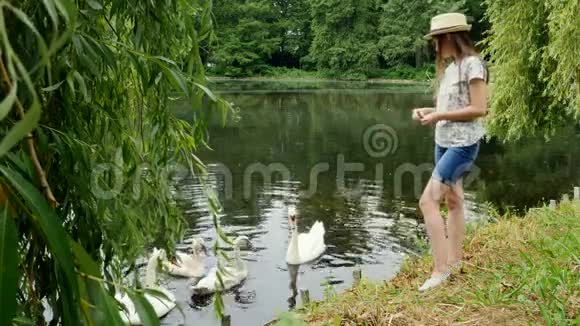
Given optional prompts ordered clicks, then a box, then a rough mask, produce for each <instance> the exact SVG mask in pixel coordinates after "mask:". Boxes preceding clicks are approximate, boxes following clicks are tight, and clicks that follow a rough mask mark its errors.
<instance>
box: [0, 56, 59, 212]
mask: <svg viewBox="0 0 580 326" xmlns="http://www.w3.org/2000/svg"><path fill="white" fill-rule="evenodd" d="M0 75H1V77H2V80H3V81H4V85H5V87H4V88H5V89H4V91H5V92H6V94H8V93H9V92H10V90H11V89H12V82H11V81H10V77H9V76H8V71H6V66H5V65H4V60H3V59H2V58H0ZM16 108H17V111H18V115H19V116H20V118H21V119H23V118H24V107H23V106H22V103H20V100H19V99H18V97H17V98H16ZM26 144H27V146H28V154H29V155H30V160H31V161H32V163H33V164H34V170H35V171H36V176H37V177H38V180H39V182H40V187H41V189H42V192H43V193H44V196H45V197H46V199H47V200H48V203H49V204H50V206H52V207H56V206H57V204H58V202H57V201H56V198H55V197H54V194H53V193H52V190H51V189H50V185H49V184H48V181H47V180H46V173H44V169H43V168H42V165H41V164H40V161H39V159H38V155H37V153H36V145H35V144H34V137H33V136H32V132H30V133H28V135H26Z"/></svg>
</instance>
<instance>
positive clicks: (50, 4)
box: [42, 0, 58, 27]
mask: <svg viewBox="0 0 580 326" xmlns="http://www.w3.org/2000/svg"><path fill="white" fill-rule="evenodd" d="M42 2H43V3H44V7H45V8H46V11H48V15H49V16H50V19H51V20H52V25H53V26H55V27H57V26H58V13H57V12H56V7H55V6H54V1H53V0H42Z"/></svg>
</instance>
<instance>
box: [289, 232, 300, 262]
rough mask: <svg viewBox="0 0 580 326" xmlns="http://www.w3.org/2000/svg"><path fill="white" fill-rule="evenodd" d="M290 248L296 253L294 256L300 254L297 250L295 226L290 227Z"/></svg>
mask: <svg viewBox="0 0 580 326" xmlns="http://www.w3.org/2000/svg"><path fill="white" fill-rule="evenodd" d="M290 249H291V250H292V251H293V252H294V253H295V254H296V256H298V257H299V256H300V253H299V252H298V231H297V230H296V227H293V228H292V238H290Z"/></svg>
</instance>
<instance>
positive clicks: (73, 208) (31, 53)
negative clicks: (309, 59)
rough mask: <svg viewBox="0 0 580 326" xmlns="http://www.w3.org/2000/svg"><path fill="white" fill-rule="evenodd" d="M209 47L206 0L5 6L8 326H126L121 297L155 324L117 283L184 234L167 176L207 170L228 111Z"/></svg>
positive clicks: (1, 224) (4, 309)
mask: <svg viewBox="0 0 580 326" xmlns="http://www.w3.org/2000/svg"><path fill="white" fill-rule="evenodd" d="M212 39H213V32H212V19H211V0H197V1H191V0H150V1H143V0H42V1H39V0H13V1H8V0H2V1H0V51H1V53H0V81H1V86H2V87H1V89H0V92H1V94H2V96H1V98H2V101H1V102H0V137H1V141H0V204H1V209H0V325H11V324H36V325H43V324H46V323H49V324H50V325H56V324H64V325H79V324H86V325H100V324H104V325H118V324H121V320H120V319H119V314H118V309H119V307H118V305H117V303H116V302H115V301H114V299H113V296H112V294H113V293H114V291H115V289H125V290H126V291H128V292H129V295H130V296H131V297H132V298H133V300H134V301H135V302H136V307H137V309H138V312H139V313H140V314H141V318H142V320H143V321H144V322H145V324H158V323H159V322H158V321H156V320H155V318H153V317H154V316H152V315H151V314H150V312H151V311H152V310H151V306H150V305H149V304H148V303H147V302H146V301H145V300H143V296H142V295H143V291H141V290H131V289H132V288H135V287H134V286H133V284H127V283H128V282H126V281H125V280H126V279H127V278H126V277H123V275H124V274H125V273H127V271H128V270H131V269H135V265H136V263H135V262H136V260H137V258H138V257H139V256H141V255H143V254H144V253H145V251H146V250H147V248H151V247H152V246H153V245H155V246H158V247H162V248H165V249H168V250H171V249H172V248H173V246H174V242H175V241H176V240H178V239H180V237H181V235H182V234H183V229H184V220H183V217H182V216H181V212H180V210H179V209H178V207H177V204H176V201H175V199H174V198H173V195H172V183H171V179H172V174H173V173H174V172H175V171H177V169H176V168H175V167H176V166H181V167H183V168H182V169H186V170H187V171H189V172H191V173H195V174H199V173H203V172H204V166H203V164H202V163H201V162H200V161H199V160H198V159H197V158H196V157H195V156H194V155H193V153H194V152H195V151H196V149H198V148H199V147H200V146H204V144H205V141H206V139H207V134H206V128H205V126H206V122H207V121H208V119H209V117H210V115H211V114H212V112H219V113H220V114H222V115H225V114H226V113H227V111H228V110H229V109H230V106H229V104H228V103H227V102H225V101H223V100H222V99H220V98H218V97H216V96H215V95H214V94H212V93H211V91H210V90H209V89H208V88H207V87H206V78H205V76H204V68H203V64H202V62H201V55H200V44H209V43H211V42H212ZM183 98H185V99H186V100H187V101H189V102H190V103H191V104H192V105H191V110H192V112H193V114H194V120H193V121H194V122H193V123H192V124H190V123H187V122H184V121H182V120H178V119H176V118H175V117H174V116H173V115H172V113H171V110H170V107H171V103H172V101H174V100H178V99H179V100H183ZM209 204H210V206H211V207H212V212H214V216H215V212H216V211H217V210H218V209H219V207H218V206H217V203H216V202H215V200H210V203H209ZM214 222H215V223H216V227H217V218H215V217H214ZM220 234H221V235H222V236H223V233H220ZM224 237H225V236H224ZM218 298H219V297H218ZM47 307H48V309H47ZM217 308H218V310H219V309H221V308H223V307H222V306H221V301H220V300H219V299H218V301H217ZM46 316H49V317H48V320H46V319H47V318H46Z"/></svg>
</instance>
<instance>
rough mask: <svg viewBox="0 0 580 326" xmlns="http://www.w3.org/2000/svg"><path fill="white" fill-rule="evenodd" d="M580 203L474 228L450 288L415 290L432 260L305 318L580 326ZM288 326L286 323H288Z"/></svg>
mask: <svg viewBox="0 0 580 326" xmlns="http://www.w3.org/2000/svg"><path fill="white" fill-rule="evenodd" d="M579 236H580V202H579V201H575V202H564V203H562V204H561V205H560V207H559V208H558V209H557V210H550V209H548V208H542V209H535V210H532V211H530V212H529V213H528V214H527V216H525V217H524V218H521V217H516V216H504V217H501V218H498V219H497V223H479V224H474V225H470V226H469V228H468V234H467V237H466V241H465V248H466V263H465V264H464V267H463V269H462V271H461V273H459V274H458V275H454V276H452V278H451V279H450V280H449V281H448V282H447V283H446V285H445V286H442V287H440V288H437V289H434V290H432V291H430V292H427V293H419V292H418V291H417V287H418V286H419V285H420V284H421V283H422V282H423V281H424V280H425V279H426V278H427V277H428V275H429V273H430V266H431V258H430V257H425V258H421V259H416V260H412V261H407V262H406V263H405V264H404V266H403V267H402V270H401V272H400V273H399V274H398V275H397V276H396V277H395V278H394V279H393V280H391V281H389V282H384V283H379V284H377V283H372V282H367V281H363V282H362V283H361V284H360V285H359V286H357V287H356V288H353V289H351V290H349V291H347V292H345V293H342V294H339V295H330V296H329V297H328V298H327V299H326V300H325V301H323V302H317V303H313V304H311V305H310V306H308V307H305V308H303V309H302V311H301V312H300V313H301V315H300V317H301V318H302V319H303V320H305V321H307V322H308V323H309V324H311V325H505V324H509V325H529V324H533V325H536V324H549V325H572V324H576V325H578V322H580V319H579V318H580V315H579V313H580V293H579V291H580V288H579V284H580V258H579V253H580V239H579ZM282 323H284V322H282Z"/></svg>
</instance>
